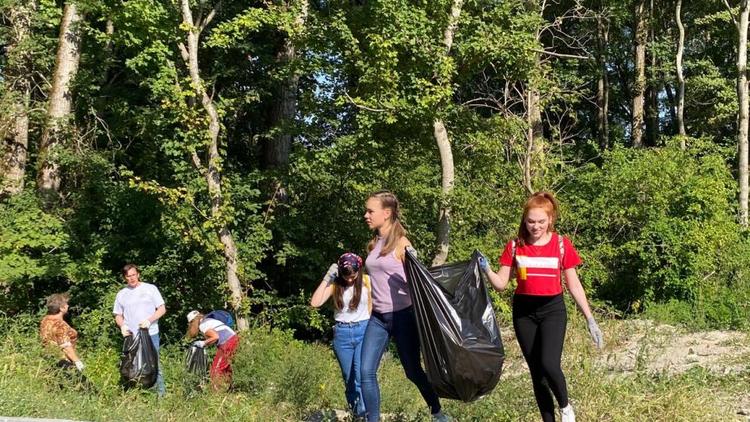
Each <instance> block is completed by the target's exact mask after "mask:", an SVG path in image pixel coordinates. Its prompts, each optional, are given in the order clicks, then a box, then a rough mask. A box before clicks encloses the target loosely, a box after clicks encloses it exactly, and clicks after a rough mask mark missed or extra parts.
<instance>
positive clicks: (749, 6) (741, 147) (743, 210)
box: [736, 0, 750, 228]
mask: <svg viewBox="0 0 750 422" xmlns="http://www.w3.org/2000/svg"><path fill="white" fill-rule="evenodd" d="M740 4H741V6H740V15H739V20H738V21H737V23H736V26H737V32H738V34H737V35H738V37H737V101H738V102H739V115H738V118H737V149H738V153H739V169H738V170H739V171H738V173H739V179H740V180H739V185H740V215H739V220H740V224H741V225H742V227H744V228H747V227H748V168H747V166H748V143H747V142H748V140H747V134H748V118H749V117H750V116H749V115H748V108H750V101H749V100H748V86H747V29H748V14H750V1H749V0H742V2H741V3H740Z"/></svg>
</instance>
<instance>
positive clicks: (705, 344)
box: [599, 320, 750, 421]
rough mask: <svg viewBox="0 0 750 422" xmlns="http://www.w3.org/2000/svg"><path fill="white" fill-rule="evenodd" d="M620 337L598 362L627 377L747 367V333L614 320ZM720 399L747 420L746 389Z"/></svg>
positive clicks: (749, 400) (749, 365)
mask: <svg viewBox="0 0 750 422" xmlns="http://www.w3.org/2000/svg"><path fill="white" fill-rule="evenodd" d="M618 323H621V324H623V325H624V327H623V328H624V329H619V330H615V332H618V333H620V338H614V339H610V341H612V342H613V346H612V348H611V351H610V352H609V353H606V354H605V355H603V356H602V358H601V360H600V362H599V363H600V364H601V365H602V366H604V367H605V368H606V369H607V370H608V371H610V373H611V374H612V375H613V376H627V375H629V374H632V373H634V372H636V371H638V370H642V371H646V372H648V373H652V374H667V375H677V374H681V373H684V372H686V371H688V370H690V369H693V368H697V367H700V368H703V369H706V370H708V371H709V372H711V373H713V374H716V375H730V374H738V373H742V372H744V371H747V370H748V368H750V335H748V334H747V333H743V332H738V331H699V332H693V333H690V332H687V331H685V330H683V329H680V328H677V327H673V326H671V325H666V324H655V323H654V322H652V321H642V320H631V321H621V322H618ZM723 400H724V401H725V402H726V403H727V406H731V407H733V408H734V409H735V410H736V413H737V415H738V416H740V417H743V416H744V417H746V418H747V420H748V421H750V391H748V390H745V391H744V392H741V393H737V394H734V395H730V394H727V395H726V396H725V397H724V398H723Z"/></svg>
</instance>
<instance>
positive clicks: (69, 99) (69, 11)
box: [37, 1, 82, 201]
mask: <svg viewBox="0 0 750 422" xmlns="http://www.w3.org/2000/svg"><path fill="white" fill-rule="evenodd" d="M81 20H82V18H81V14H80V13H79V11H78V6H77V4H76V2H74V1H68V2H66V3H65V7H64V9H63V15H62V20H61V22H60V36H59V39H58V45H57V56H56V58H55V70H54V74H53V76H52V88H51V90H50V95H49V103H48V105H47V122H46V124H45V126H44V131H43V133H42V139H41V142H40V145H39V173H38V175H37V188H38V189H39V193H40V194H41V195H42V196H43V197H44V198H45V200H47V201H50V200H52V199H54V198H55V197H57V196H58V195H59V193H60V179H61V175H60V163H59V161H58V160H59V157H58V154H59V149H60V148H62V147H63V144H64V141H65V138H66V137H67V136H69V129H70V127H69V124H70V121H71V120H72V114H71V110H72V108H73V93H72V91H71V84H72V82H73V79H75V77H76V75H77V73H78V65H79V63H80V61H81Z"/></svg>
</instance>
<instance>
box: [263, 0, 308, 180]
mask: <svg viewBox="0 0 750 422" xmlns="http://www.w3.org/2000/svg"><path fill="white" fill-rule="evenodd" d="M301 5H302V6H301V8H302V9H301V10H300V12H299V14H298V15H297V18H296V19H295V25H296V26H297V27H298V28H301V27H302V26H303V25H304V24H305V21H306V20H307V13H308V1H307V0H302V1H301ZM296 59H297V51H296V47H295V44H294V39H293V36H292V34H288V35H287V37H286V39H285V40H284V45H283V46H282V47H281V50H280V51H279V54H278V56H277V62H278V63H279V64H280V65H281V66H287V67H288V66H290V64H292V63H293V62H294V61H295V60H296ZM288 72H289V74H288V76H287V77H286V79H285V80H284V82H283V83H281V84H279V87H278V90H277V92H276V101H275V103H274V105H273V108H272V110H271V125H272V126H273V127H275V128H276V129H277V130H278V133H277V134H275V135H274V136H273V137H272V138H268V139H265V140H264V142H263V165H264V167H265V168H269V169H272V168H283V167H286V166H287V165H288V164H289V152H290V150H291V146H292V134H291V133H290V131H289V130H288V129H287V126H288V125H289V124H290V123H291V122H293V121H294V118H295V116H296V115H297V88H298V86H299V74H298V73H297V71H296V70H294V69H291V70H288Z"/></svg>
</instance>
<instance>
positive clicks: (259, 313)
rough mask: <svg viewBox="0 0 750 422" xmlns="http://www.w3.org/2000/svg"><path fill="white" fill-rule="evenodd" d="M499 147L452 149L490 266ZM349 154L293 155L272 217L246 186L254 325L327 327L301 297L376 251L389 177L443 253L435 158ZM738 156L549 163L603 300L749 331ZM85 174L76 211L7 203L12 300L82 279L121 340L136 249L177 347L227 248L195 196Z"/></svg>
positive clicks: (1, 271)
mask: <svg viewBox="0 0 750 422" xmlns="http://www.w3.org/2000/svg"><path fill="white" fill-rule="evenodd" d="M495 141H496V140H492V139H486V138H481V137H477V138H476V139H473V138H472V139H471V140H470V143H471V148H469V147H468V146H467V148H466V149H465V150H462V151H461V152H460V153H457V154H456V163H457V168H458V169H459V177H458V179H457V184H456V187H455V192H454V195H453V197H452V198H450V200H451V201H452V204H453V230H452V234H451V236H452V245H451V252H450V256H449V260H450V261H457V260H461V259H466V258H468V256H469V255H470V254H471V252H472V250H473V249H475V248H476V249H479V250H481V251H483V252H485V253H486V254H487V255H488V256H490V257H491V258H492V259H493V260H494V259H495V258H497V256H498V255H499V253H500V251H501V248H502V246H503V244H504V242H505V241H506V240H507V239H509V238H511V237H512V236H514V234H515V231H516V230H517V225H518V218H519V213H520V209H521V205H522V204H523V201H524V197H525V193H524V192H523V191H522V190H521V189H520V188H518V186H519V185H518V184H517V183H516V182H515V181H514V180H513V175H514V174H515V172H516V171H517V169H516V168H515V167H514V164H510V163H507V162H504V161H501V160H497V161H495V160H488V159H487V158H488V157H491V154H490V152H489V151H491V150H493V148H497V147H498V145H495V144H494V143H493V142H495ZM696 142H697V141H696ZM353 148H354V145H350V144H349V143H347V142H342V143H341V144H338V145H336V146H334V147H331V148H330V149H328V150H325V151H321V152H312V151H311V152H308V153H305V154H300V155H299V156H297V157H296V158H295V167H294V169H293V170H292V172H291V174H290V175H289V178H290V179H289V180H288V183H287V188H288V195H289V196H288V198H286V199H285V202H283V203H278V204H275V206H277V207H278V209H277V210H276V211H274V213H273V216H270V217H269V216H268V215H270V214H268V210H266V211H264V212H266V216H262V215H261V214H259V213H260V210H258V209H251V208H252V205H251V204H252V203H253V201H255V199H254V198H255V197H256V195H257V191H256V190H254V188H253V187H252V186H253V183H258V184H260V183H261V182H258V181H255V182H253V181H252V180H250V179H248V180H247V181H246V182H245V183H240V182H237V184H236V186H241V188H239V187H238V188H237V191H238V195H239V196H242V197H243V198H244V199H243V200H242V201H240V202H241V203H243V204H244V205H243V206H244V207H246V208H247V210H246V211H242V212H239V211H238V215H244V216H246V217H242V218H243V219H242V222H243V224H241V225H238V227H236V233H237V236H238V239H240V246H241V248H245V249H247V248H250V249H252V251H250V249H248V251H249V252H246V253H245V254H244V255H243V256H244V257H245V258H246V260H245V266H246V268H245V269H244V273H243V277H244V280H245V281H246V282H248V283H249V282H250V281H251V280H257V281H256V282H255V283H254V284H255V285H256V286H257V289H256V290H255V291H254V292H252V294H251V296H250V298H249V301H248V303H249V305H250V309H251V311H252V312H253V316H254V317H255V318H254V319H255V320H256V323H259V324H268V325H273V326H277V327H292V328H294V329H296V330H297V332H298V334H299V335H300V336H299V337H303V338H320V337H321V336H322V335H323V334H324V333H326V332H327V328H328V327H327V322H328V321H330V318H328V317H327V316H325V315H323V316H321V314H319V313H318V312H317V311H313V310H310V309H309V307H307V306H306V300H307V299H306V297H307V296H306V294H304V293H301V292H307V294H309V292H310V291H311V290H312V289H313V288H314V286H315V285H317V283H318V282H319V277H320V276H321V273H322V272H323V271H324V270H325V268H326V267H327V265H328V264H329V263H330V262H331V261H333V260H334V259H335V258H336V257H337V256H338V254H340V253H341V252H342V251H344V250H354V251H357V252H360V253H362V252H364V250H363V249H364V246H365V244H366V242H367V239H368V237H369V235H370V233H368V231H367V229H366V227H365V226H364V224H362V221H361V218H362V217H361V210H362V204H363V200H364V198H365V197H366V195H367V193H368V192H370V191H372V190H374V189H376V188H377V187H378V186H390V187H394V190H395V191H396V193H397V194H398V195H399V196H400V197H401V199H402V203H403V207H404V210H403V211H404V215H405V218H406V222H407V225H408V227H409V229H410V231H411V237H412V240H413V242H414V244H415V246H416V248H417V249H418V250H420V252H421V253H422V255H423V256H427V257H429V256H431V253H432V250H433V247H434V231H435V226H436V224H437V221H436V220H437V219H436V216H437V201H439V194H438V192H437V186H439V182H438V180H439V174H438V168H439V167H437V166H436V165H433V164H434V163H431V162H430V160H432V159H435V157H418V155H417V152H416V149H415V150H413V151H412V150H410V149H409V148H406V147H405V148H404V149H403V150H402V151H390V152H388V155H387V157H384V158H383V160H387V161H389V162H390V164H391V165H395V166H396V167H399V168H402V169H403V171H402V172H400V173H390V172H386V173H383V174H380V173H378V172H376V171H375V170H374V168H371V167H368V166H361V165H359V164H357V163H354V162H351V165H347V166H339V165H332V164H334V163H336V162H338V160H339V159H338V158H337V157H338V156H339V155H343V156H350V155H351V154H355V153H356V149H353ZM414 148H417V146H415V147H414ZM483 148H484V149H486V151H485V150H483ZM727 155H728V154H727V153H726V151H722V150H719V149H716V148H715V147H714V148H713V149H705V148H699V147H694V148H692V149H689V150H687V151H682V150H680V149H679V148H675V147H664V148H660V149H641V150H636V149H624V148H616V149H614V150H612V151H609V152H607V153H605V154H604V155H603V156H602V157H601V159H600V162H598V163H596V164H593V163H589V164H586V165H583V166H582V167H580V168H578V169H577V170H576V171H575V172H573V173H569V174H567V173H566V174H563V173H562V172H560V173H554V172H552V171H550V172H549V180H552V182H550V183H552V184H553V185H555V186H558V188H557V189H554V190H555V191H556V192H557V195H558V197H559V199H560V201H561V205H562V219H561V221H560V222H559V229H560V231H561V232H563V233H564V234H566V235H568V236H570V237H571V238H572V239H573V241H574V243H575V244H576V246H577V247H578V248H579V249H580V252H581V255H582V257H583V260H584V265H583V266H582V267H581V271H580V272H581V275H582V280H583V282H584V283H585V284H586V285H587V286H588V287H589V295H590V296H591V297H592V298H593V299H594V301H595V303H597V304H599V305H607V307H608V309H609V310H610V311H614V312H616V313H618V314H624V315H630V314H640V313H642V312H646V313H647V314H648V315H650V316H653V317H656V318H658V319H665V320H668V321H671V322H682V323H687V324H689V325H691V326H694V327H734V328H737V327H745V326H747V324H748V322H747V321H748V320H750V318H749V316H750V274H748V270H747V268H749V267H750V254H749V253H748V252H747V251H748V248H749V247H750V239H748V236H747V233H746V232H744V231H743V230H741V228H740V227H739V225H738V224H737V223H736V222H735V216H736V210H735V207H734V204H735V203H736V199H735V198H736V190H735V182H734V179H733V175H732V174H731V172H730V171H729V166H728V165H727V158H728V157H727ZM94 161H95V160H94ZM408 162H413V163H414V164H413V165H411V166H409V165H408ZM326 163H327V164H326ZM95 164H96V162H95ZM88 166H89V167H93V168H95V169H96V168H98V167H97V166H96V165H94V164H89V165H88ZM383 166H385V164H383ZM84 167H85V166H84ZM375 167H377V166H375ZM105 170H106V169H105ZM92 171H93V170H92ZM101 171H103V170H101ZM376 176H377V177H376ZM253 180H254V179H253ZM555 180H558V181H559V182H554V181H555ZM89 181H90V182H89V183H86V184H83V185H82V188H81V191H80V192H77V193H76V195H74V196H73V197H71V207H70V208H68V209H66V210H64V212H58V213H54V214H52V213H48V212H46V211H44V210H43V209H42V208H41V207H40V205H39V203H38V202H37V200H36V199H35V198H34V197H33V195H30V194H24V195H21V196H17V197H15V198H12V199H10V200H5V201H3V202H0V232H2V234H3V236H2V237H1V238H0V286H2V288H3V289H4V290H5V294H4V295H2V298H1V299H0V306H2V310H4V311H5V312H6V313H10V314H13V313H17V312H36V311H37V310H39V309H41V306H42V302H43V299H44V296H45V295H47V294H49V293H51V292H53V291H62V290H68V289H70V290H71V292H72V293H73V297H72V304H73V305H74V308H73V316H74V318H75V320H76V325H77V326H79V327H80V328H81V329H82V330H81V331H82V332H83V334H84V339H85V341H87V342H91V343H92V344H93V343H98V344H101V345H103V346H106V345H108V344H112V342H113V340H116V338H117V332H116V330H115V329H114V325H113V323H112V320H111V314H110V310H111V306H112V300H113V296H114V293H115V292H116V291H117V290H118V289H119V288H121V286H122V283H121V281H120V280H121V279H120V277H119V274H118V273H117V270H118V268H119V267H120V265H122V263H123V262H125V261H126V260H130V259H133V260H135V261H136V262H138V263H140V264H142V267H143V268H142V269H143V271H142V272H143V275H144V280H146V281H149V282H153V283H155V284H157V285H158V286H159V287H160V289H161V291H162V294H163V295H164V297H165V299H166V301H167V308H168V313H167V315H166V317H165V318H164V319H163V321H161V326H162V330H163V332H164V333H165V341H166V342H167V343H169V342H171V341H176V340H177V339H179V338H180V337H181V335H182V333H183V331H184V317H183V316H184V313H185V312H186V311H187V310H188V309H189V308H198V309H202V310H208V309H211V308H215V307H222V306H224V303H225V302H224V300H225V297H224V290H223V289H224V284H223V265H222V263H221V257H220V255H219V254H218V253H217V251H216V250H215V249H214V248H213V247H212V246H211V244H212V243H211V242H210V239H211V236H212V235H211V234H210V233H206V234H205V236H204V237H202V238H201V236H197V235H194V234H195V233H192V232H191V231H193V230H201V229H200V227H196V228H187V226H189V225H190V218H188V217H186V216H184V215H183V213H187V214H190V212H189V211H187V210H185V208H186V207H188V208H189V207H190V206H189V205H188V204H183V203H179V202H177V203H171V202H169V201H167V202H163V201H158V200H157V199H156V198H155V197H152V195H153V194H152V193H150V192H145V191H142V190H139V189H137V188H135V187H133V186H130V187H128V186H127V183H124V182H122V181H117V178H111V177H109V176H106V177H105V176H101V177H91V178H90V179H89ZM399 182H400V183H399ZM263 183H265V182H263ZM311 184H315V185H316V186H317V189H312V190H311V189H309V186H310V185H311ZM241 192H246V194H241ZM157 197H158V195H157ZM96 198H104V199H99V200H96ZM139 210H140V211H139ZM259 216H260V217H259ZM266 217H268V220H267V221H265V220H263V221H259V220H258V219H259V218H262V219H265V218H266ZM238 218H239V217H238ZM264 227H267V228H268V229H266V228H264ZM268 230H270V232H269V231H268ZM191 233H192V234H191ZM196 236H197V237H196ZM271 236H272V238H271ZM199 238H200V239H203V240H197V239H199ZM264 256H265V258H263V257H264ZM254 262H257V263H258V264H257V265H255V264H253V263H254ZM507 299H508V295H507V294H505V295H502V296H501V297H500V298H499V299H498V301H497V304H498V305H499V306H500V308H499V309H500V310H501V311H502V310H505V311H507V310H508V308H507V306H504V301H507ZM299 337H298V338H299Z"/></svg>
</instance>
